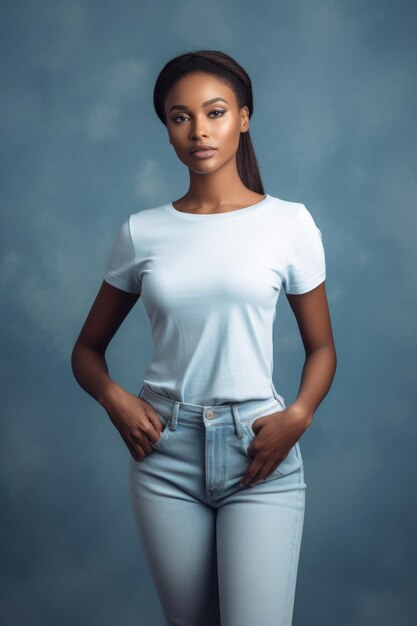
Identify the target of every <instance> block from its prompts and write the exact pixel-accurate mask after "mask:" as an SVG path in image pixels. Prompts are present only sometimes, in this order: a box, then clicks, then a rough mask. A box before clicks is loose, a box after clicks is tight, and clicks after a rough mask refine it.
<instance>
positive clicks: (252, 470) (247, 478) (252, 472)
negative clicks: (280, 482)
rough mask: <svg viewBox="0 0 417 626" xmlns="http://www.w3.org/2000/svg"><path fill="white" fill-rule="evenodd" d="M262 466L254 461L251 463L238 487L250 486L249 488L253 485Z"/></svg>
mask: <svg viewBox="0 0 417 626" xmlns="http://www.w3.org/2000/svg"><path fill="white" fill-rule="evenodd" d="M262 467H263V464H262V463H260V462H259V461H256V460H255V461H254V462H253V463H252V465H250V467H249V469H248V471H247V472H246V474H245V475H244V476H243V478H242V479H241V481H240V485H241V486H242V487H244V486H246V485H248V484H251V486H252V485H253V484H254V482H255V481H256V480H257V479H258V474H259V472H260V470H261V469H262Z"/></svg>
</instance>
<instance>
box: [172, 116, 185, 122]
mask: <svg viewBox="0 0 417 626" xmlns="http://www.w3.org/2000/svg"><path fill="white" fill-rule="evenodd" d="M180 118H183V119H184V118H185V115H178V117H174V118H172V121H173V122H175V123H176V124H177V123H178V122H177V120H179V119H180ZM185 119H186V118H185Z"/></svg>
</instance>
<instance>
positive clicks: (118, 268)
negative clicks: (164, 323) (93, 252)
mask: <svg viewBox="0 0 417 626" xmlns="http://www.w3.org/2000/svg"><path fill="white" fill-rule="evenodd" d="M104 280H105V281H106V282H107V283H110V285H113V287H117V288H118V289H122V290H123V291H128V292H129V293H140V292H141V284H140V279H139V277H138V274H137V266H136V253H135V246H134V243H133V240H132V236H131V232H130V218H128V219H127V220H126V221H125V222H124V223H123V224H122V225H121V227H120V228H119V231H118V233H117V235H116V237H115V238H114V241H113V245H112V247H111V250H110V254H109V255H108V257H107V264H106V270H105V273H104Z"/></svg>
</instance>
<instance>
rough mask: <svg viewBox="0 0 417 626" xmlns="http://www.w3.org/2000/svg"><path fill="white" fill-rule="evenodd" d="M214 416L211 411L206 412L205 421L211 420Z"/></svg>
mask: <svg viewBox="0 0 417 626" xmlns="http://www.w3.org/2000/svg"><path fill="white" fill-rule="evenodd" d="M213 416H214V413H213V411H206V417H207V419H209V420H211V419H212V418H213Z"/></svg>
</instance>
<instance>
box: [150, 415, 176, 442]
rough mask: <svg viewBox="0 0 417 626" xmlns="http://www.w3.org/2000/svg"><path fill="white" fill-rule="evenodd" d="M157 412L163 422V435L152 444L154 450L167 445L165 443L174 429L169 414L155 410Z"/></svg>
mask: <svg viewBox="0 0 417 626" xmlns="http://www.w3.org/2000/svg"><path fill="white" fill-rule="evenodd" d="M154 410H155V409H154ZM155 412H156V414H157V416H158V419H159V420H160V422H161V424H162V431H161V436H160V437H159V439H158V440H157V441H156V442H155V443H154V444H152V447H153V449H154V450H160V449H161V448H162V447H163V446H164V445H165V443H166V442H167V440H168V439H169V436H170V434H171V433H172V432H173V431H172V430H171V428H170V425H171V418H170V417H168V416H167V415H164V414H163V413H159V412H158V411H155Z"/></svg>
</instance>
